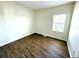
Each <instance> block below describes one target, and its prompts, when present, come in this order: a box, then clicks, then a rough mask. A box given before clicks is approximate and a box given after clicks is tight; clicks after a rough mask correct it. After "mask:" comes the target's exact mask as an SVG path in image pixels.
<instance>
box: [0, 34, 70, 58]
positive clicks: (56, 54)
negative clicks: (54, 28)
mask: <svg viewBox="0 0 79 59" xmlns="http://www.w3.org/2000/svg"><path fill="white" fill-rule="evenodd" d="M0 57H1V58H27V57H28V58H69V52H68V48H67V44H66V42H64V41H61V40H57V39H53V38H50V37H43V36H42V35H39V34H32V35H30V36H28V37H25V38H22V39H20V40H17V41H15V42H12V43H10V44H7V45H5V46H3V47H0Z"/></svg>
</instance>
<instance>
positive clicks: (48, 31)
mask: <svg viewBox="0 0 79 59" xmlns="http://www.w3.org/2000/svg"><path fill="white" fill-rule="evenodd" d="M72 11H73V4H68V5H62V6H57V7H53V8H48V9H42V10H38V11H36V32H37V33H39V34H43V35H45V36H51V37H55V38H58V39H62V40H65V41H66V40H67V35H68V30H69V25H70V20H71V15H72ZM61 13H66V14H67V18H66V24H65V32H64V33H60V32H54V31H52V22H53V15H54V14H61ZM59 20H60V19H59Z"/></svg>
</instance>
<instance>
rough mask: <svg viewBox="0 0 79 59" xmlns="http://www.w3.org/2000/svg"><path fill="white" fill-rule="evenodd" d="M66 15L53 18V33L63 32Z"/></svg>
mask: <svg viewBox="0 0 79 59" xmlns="http://www.w3.org/2000/svg"><path fill="white" fill-rule="evenodd" d="M65 20H66V14H58V15H54V16H53V27H52V30H53V31H57V32H64V25H65Z"/></svg>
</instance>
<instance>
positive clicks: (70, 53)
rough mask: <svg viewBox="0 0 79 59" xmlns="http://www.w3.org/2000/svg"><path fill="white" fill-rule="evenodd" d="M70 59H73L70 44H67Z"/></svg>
mask: <svg viewBox="0 0 79 59" xmlns="http://www.w3.org/2000/svg"><path fill="white" fill-rule="evenodd" d="M67 46H68V50H69V55H70V58H73V56H72V52H71V48H70V45H69V42H67Z"/></svg>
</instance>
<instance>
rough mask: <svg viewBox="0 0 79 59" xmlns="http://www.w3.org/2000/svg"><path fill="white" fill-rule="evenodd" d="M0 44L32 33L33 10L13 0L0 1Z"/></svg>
mask: <svg viewBox="0 0 79 59" xmlns="http://www.w3.org/2000/svg"><path fill="white" fill-rule="evenodd" d="M0 3H1V5H0V6H1V7H0V18H1V19H0V46H2V45H5V44H7V43H10V42H13V41H15V40H17V39H20V38H22V37H25V36H27V35H30V34H33V33H34V32H35V31H34V29H35V28H34V22H35V20H34V12H33V10H31V9H29V8H26V7H24V6H21V5H19V4H16V3H14V2H0Z"/></svg>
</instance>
